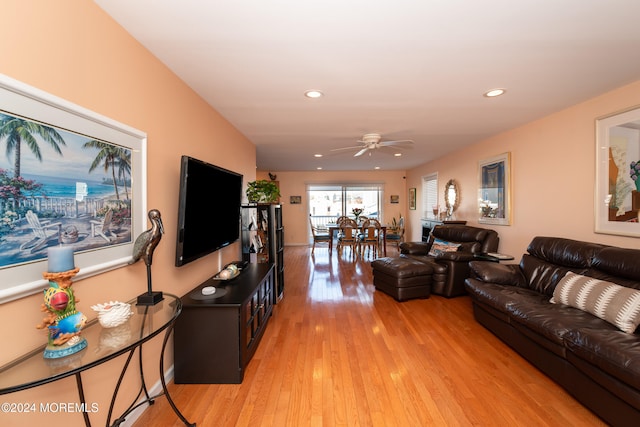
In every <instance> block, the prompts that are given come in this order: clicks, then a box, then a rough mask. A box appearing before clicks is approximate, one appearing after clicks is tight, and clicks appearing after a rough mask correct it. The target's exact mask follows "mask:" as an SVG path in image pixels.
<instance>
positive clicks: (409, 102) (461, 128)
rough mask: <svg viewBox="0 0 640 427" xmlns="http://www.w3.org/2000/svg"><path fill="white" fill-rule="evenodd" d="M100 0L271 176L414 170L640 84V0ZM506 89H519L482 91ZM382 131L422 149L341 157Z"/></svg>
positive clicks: (385, 136)
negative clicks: (242, 139)
mask: <svg viewBox="0 0 640 427" xmlns="http://www.w3.org/2000/svg"><path fill="white" fill-rule="evenodd" d="M95 2H96V3H97V4H98V5H99V6H100V7H102V8H103V9H104V10H105V11H106V12H107V13H108V14H110V15H111V16H112V17H113V18H114V19H115V20H116V21H117V22H119V23H120V24H121V25H122V26H123V27H124V28H125V29H126V30H127V31H128V32H129V33H130V34H131V35H132V36H133V37H135V38H136V39H137V40H139V41H140V43H142V44H143V45H144V46H146V47H147V48H148V49H149V50H150V51H151V52H152V53H153V54H154V55H155V56H157V57H158V58H159V59H160V60H161V61H162V62H163V63H165V64H166V65H167V66H168V67H169V68H170V69H171V70H173V71H174V72H175V73H176V74H177V75H178V76H180V78H181V79H182V80H184V81H185V82H186V83H187V84H188V85H189V86H190V87H191V88H193V89H194V90H195V91H196V92H197V93H199V94H200V95H201V96H202V97H203V98H204V99H205V100H206V101H207V102H208V103H209V104H211V106H212V107H214V108H215V109H216V110H217V111H218V112H220V114H222V115H223V116H224V117H225V118H226V119H228V120H229V121H230V122H231V123H232V124H233V125H234V126H235V127H236V128H237V129H239V130H240V131H241V132H242V133H243V134H244V135H245V136H246V137H247V138H248V139H249V140H251V141H252V142H253V143H254V144H255V145H256V146H257V163H258V164H257V167H258V168H259V169H262V170H270V171H281V170H290V171H291V170H315V169H316V168H317V167H319V166H321V167H323V169H324V170H372V169H373V167H374V166H380V167H381V168H382V169H387V170H390V169H394V170H404V169H408V168H411V167H414V166H417V165H420V164H423V163H425V162H427V161H429V160H432V159H435V158H438V157H440V156H442V155H444V154H445V153H447V152H449V151H451V150H455V149H458V148H460V147H463V146H465V145H468V144H472V143H474V142H477V141H479V140H482V139H484V138H486V137H488V136H491V135H495V134H497V133H499V132H502V131H505V130H508V129H511V128H513V127H516V126H518V125H521V124H523V123H527V122H529V121H532V120H535V119H538V118H541V117H543V116H545V115H548V114H550V113H552V112H555V111H558V110H561V109H563V108H566V107H568V106H571V105H574V104H576V103H579V102H581V101H585V100H587V99H589V98H591V97H594V96H596V95H599V94H602V93H604V92H606V91H609V90H611V89H614V88H617V87H620V86H622V85H625V84H627V83H631V82H633V81H636V80H638V79H640V1H638V0H393V1H391V0H271V1H266V0H179V1H176V0H135V1H131V0H95ZM495 87H502V88H506V89H507V93H506V95H503V96H502V97H499V98H491V99H490V98H485V97H483V96H482V94H483V93H484V92H485V91H487V90H489V89H492V88H495ZM307 89H318V90H321V91H322V92H324V94H325V96H324V97H323V98H320V99H308V98H305V97H304V96H303V92H304V91H305V90H307ZM639 103H640V100H639ZM371 132H377V133H381V134H382V136H383V140H386V139H412V140H414V141H415V144H414V145H413V147H412V148H411V149H407V150H404V155H403V156H402V157H394V156H393V155H391V154H386V153H383V152H382V151H384V150H376V151H375V152H373V154H372V155H371V156H369V155H363V156H361V157H357V158H354V157H353V153H355V152H356V151H357V150H356V149H354V150H353V151H339V152H331V151H330V150H331V149H335V148H340V147H348V146H355V145H357V144H356V141H357V140H358V139H360V138H361V137H362V135H363V134H365V133H371ZM315 153H320V154H324V157H322V158H320V159H317V158H314V157H313V155H314V154H315Z"/></svg>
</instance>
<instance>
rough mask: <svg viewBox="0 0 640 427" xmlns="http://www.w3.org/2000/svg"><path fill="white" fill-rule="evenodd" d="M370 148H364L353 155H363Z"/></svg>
mask: <svg viewBox="0 0 640 427" xmlns="http://www.w3.org/2000/svg"><path fill="white" fill-rule="evenodd" d="M368 150H369V148H368V147H365V148H363V149H362V150H360V151H358V152H357V153H356V154H354V155H353V157H359V156H362V155H363V154H364V153H366V152H367V151H368Z"/></svg>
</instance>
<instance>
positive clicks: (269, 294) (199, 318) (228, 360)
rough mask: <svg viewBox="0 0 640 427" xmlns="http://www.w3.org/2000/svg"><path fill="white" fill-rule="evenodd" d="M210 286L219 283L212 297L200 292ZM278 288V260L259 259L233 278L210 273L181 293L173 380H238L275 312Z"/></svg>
mask: <svg viewBox="0 0 640 427" xmlns="http://www.w3.org/2000/svg"><path fill="white" fill-rule="evenodd" d="M207 286H215V287H216V293H215V294H213V295H211V297H210V298H207V297H203V296H202V294H201V290H202V288H204V287H207ZM274 291H275V278H274V265H273V264H271V263H269V264H263V263H258V264H249V265H248V266H247V267H246V268H245V269H243V270H242V273H240V275H239V276H238V277H236V278H234V279H231V280H227V281H220V280H214V279H209V280H207V281H205V282H203V283H201V284H200V285H199V286H198V287H196V288H195V289H193V290H191V291H190V292H189V293H187V294H186V295H184V296H182V298H180V300H181V301H182V314H181V315H180V317H179V318H178V320H177V321H176V324H175V327H174V339H173V350H174V370H175V371H174V382H175V383H176V384H240V383H241V382H242V379H243V377H244V370H245V368H246V366H247V365H248V364H249V361H250V360H251V358H252V357H253V354H254V353H255V351H256V349H257V348H258V344H259V343H260V339H261V338H262V335H263V334H264V330H265V328H266V326H267V322H268V320H269V317H270V316H271V313H272V310H273V300H274V295H273V294H274ZM223 292H224V294H223V295H220V294H222V293H223Z"/></svg>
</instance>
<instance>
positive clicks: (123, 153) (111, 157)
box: [82, 139, 131, 200]
mask: <svg viewBox="0 0 640 427" xmlns="http://www.w3.org/2000/svg"><path fill="white" fill-rule="evenodd" d="M82 147H83V148H96V149H98V150H99V151H98V154H97V155H96V157H95V159H94V160H93V162H92V163H91V166H90V167H89V172H93V171H94V170H95V169H97V168H98V167H100V166H102V167H103V168H104V171H105V172H111V179H112V180H113V189H114V191H115V194H116V200H120V193H119V191H118V180H117V179H116V168H118V169H119V168H121V166H119V164H120V163H121V162H123V161H124V160H126V159H127V156H128V157H129V159H130V158H131V154H128V153H127V151H128V150H127V149H125V148H122V147H118V146H116V145H113V144H109V143H108V142H104V141H97V140H95V139H93V140H91V141H87V142H85V143H84V145H83V146H82ZM123 159H124V160H123ZM120 174H121V172H118V175H120Z"/></svg>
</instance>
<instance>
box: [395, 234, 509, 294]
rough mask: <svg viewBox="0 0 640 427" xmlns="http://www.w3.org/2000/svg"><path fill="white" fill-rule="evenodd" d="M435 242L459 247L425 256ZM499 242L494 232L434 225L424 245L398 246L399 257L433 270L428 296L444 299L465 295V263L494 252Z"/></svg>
mask: <svg viewBox="0 0 640 427" xmlns="http://www.w3.org/2000/svg"><path fill="white" fill-rule="evenodd" d="M435 239H440V240H444V241H446V242H451V243H454V244H460V246H459V247H458V248H457V250H456V251H453V252H443V253H440V254H438V255H436V256H431V255H429V251H430V250H431V247H432V245H433V242H434V240H435ZM499 241H500V239H499V237H498V233H497V232H496V231H495V230H491V229H488V228H479V227H472V226H468V225H459V224H442V225H437V226H435V227H434V228H433V230H432V231H431V234H430V235H429V240H428V241H426V242H405V243H402V244H401V245H400V253H401V255H400V256H402V257H410V258H413V259H415V260H418V261H421V262H424V263H429V264H430V265H431V266H432V267H433V273H432V280H431V293H433V294H436V295H441V296H444V297H447V298H451V297H455V296H460V295H464V294H466V290H465V286H464V281H465V279H466V278H468V277H469V274H470V269H469V261H473V260H474V259H475V258H474V254H480V253H487V252H497V251H498V243H499Z"/></svg>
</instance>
